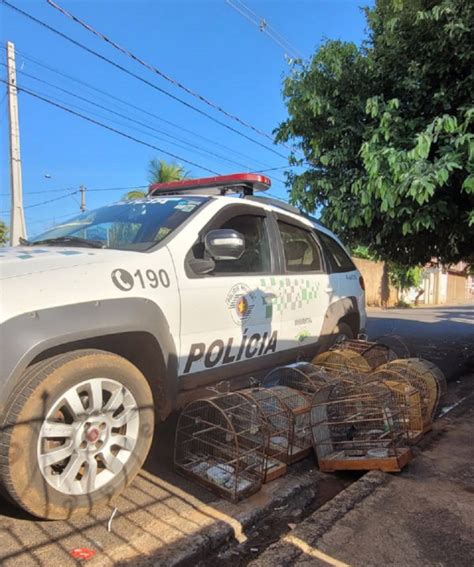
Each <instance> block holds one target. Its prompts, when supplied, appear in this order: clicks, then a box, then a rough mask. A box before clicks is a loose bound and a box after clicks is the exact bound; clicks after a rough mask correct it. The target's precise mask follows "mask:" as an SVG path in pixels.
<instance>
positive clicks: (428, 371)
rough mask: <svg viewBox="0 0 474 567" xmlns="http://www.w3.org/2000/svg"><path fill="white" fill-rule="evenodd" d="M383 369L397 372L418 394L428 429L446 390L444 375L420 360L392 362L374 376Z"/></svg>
mask: <svg viewBox="0 0 474 567" xmlns="http://www.w3.org/2000/svg"><path fill="white" fill-rule="evenodd" d="M385 369H388V370H393V371H395V372H397V373H398V374H399V376H400V377H401V378H402V379H404V380H405V381H407V382H408V383H409V384H410V385H411V386H413V387H414V388H416V389H417V390H418V391H419V392H420V395H421V401H422V405H423V407H424V410H423V411H424V413H423V419H424V423H425V427H428V428H429V425H430V424H431V421H432V420H433V419H434V417H435V415H436V411H437V408H438V405H439V402H440V399H441V396H442V395H443V394H444V393H445V392H446V390H447V386H446V379H445V377H444V374H443V373H442V372H441V370H440V369H439V368H438V367H437V366H436V365H435V364H433V363H432V362H430V361H429V360H424V359H422V358H406V359H401V360H393V361H392V362H389V363H387V364H385V365H383V366H381V367H380V368H379V369H377V370H376V371H375V372H374V374H375V375H376V376H377V372H378V370H385Z"/></svg>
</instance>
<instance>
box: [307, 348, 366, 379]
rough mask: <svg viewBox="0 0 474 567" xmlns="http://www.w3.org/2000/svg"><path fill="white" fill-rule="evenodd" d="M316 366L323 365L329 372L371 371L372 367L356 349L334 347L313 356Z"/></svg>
mask: <svg viewBox="0 0 474 567" xmlns="http://www.w3.org/2000/svg"><path fill="white" fill-rule="evenodd" d="M312 363H313V364H314V365H315V366H321V367H323V368H325V369H326V370H327V371H329V372H332V373H333V372H341V371H342V372H350V371H355V372H370V371H371V370H372V368H371V367H370V365H369V363H368V362H367V360H365V358H364V357H363V356H362V355H361V354H360V353H359V352H356V351H354V350H349V349H339V348H337V347H336V348H332V349H331V350H327V351H325V352H321V353H320V354H318V355H316V356H315V357H314V358H313V361H312Z"/></svg>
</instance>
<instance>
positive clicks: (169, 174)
mask: <svg viewBox="0 0 474 567" xmlns="http://www.w3.org/2000/svg"><path fill="white" fill-rule="evenodd" d="M188 176H189V173H188V172H187V171H186V170H185V169H184V167H183V166H181V165H179V164H177V163H168V162H166V161H164V160H162V159H160V160H159V159H156V158H153V159H151V160H150V161H149V163H148V181H149V183H150V185H151V184H152V183H167V182H169V181H179V180H180V179H185V178H186V177H188ZM146 195H147V193H146V191H140V190H139V189H133V191H129V192H128V193H125V195H124V196H123V199H124V200H125V201H130V200H131V199H142V198H143V197H146Z"/></svg>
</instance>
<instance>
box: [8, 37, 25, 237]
mask: <svg viewBox="0 0 474 567" xmlns="http://www.w3.org/2000/svg"><path fill="white" fill-rule="evenodd" d="M7 70H8V85H7V89H8V91H7V92H8V116H9V118H10V173H11V190H12V207H11V217H10V243H11V245H12V246H16V245H18V244H19V243H20V237H22V238H26V226H25V214H24V212H23V193H22V182H21V156H20V125H19V123H18V91H17V88H16V66H15V46H14V45H13V43H12V42H11V41H7Z"/></svg>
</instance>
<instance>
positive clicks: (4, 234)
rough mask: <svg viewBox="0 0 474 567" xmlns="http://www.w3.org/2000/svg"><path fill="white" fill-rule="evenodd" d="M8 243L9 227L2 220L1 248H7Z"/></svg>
mask: <svg viewBox="0 0 474 567" xmlns="http://www.w3.org/2000/svg"><path fill="white" fill-rule="evenodd" d="M7 243H8V227H7V225H6V224H5V223H4V222H3V221H2V220H0V246H5V245H6V244H7Z"/></svg>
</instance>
